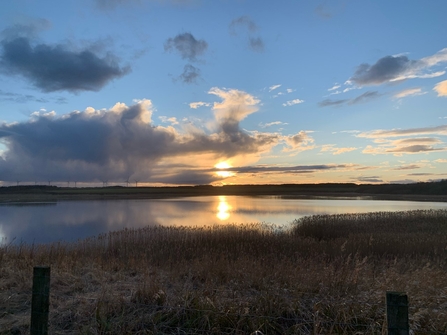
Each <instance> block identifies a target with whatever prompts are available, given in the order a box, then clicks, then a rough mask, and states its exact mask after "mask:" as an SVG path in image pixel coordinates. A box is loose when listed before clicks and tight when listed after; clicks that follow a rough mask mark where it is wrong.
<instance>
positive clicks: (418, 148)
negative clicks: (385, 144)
mask: <svg viewBox="0 0 447 335" xmlns="http://www.w3.org/2000/svg"><path fill="white" fill-rule="evenodd" d="M439 150H442V149H435V148H433V147H432V146H431V145H409V146H406V147H398V148H394V149H388V150H386V152H393V153H410V154H411V153H418V152H430V151H439Z"/></svg>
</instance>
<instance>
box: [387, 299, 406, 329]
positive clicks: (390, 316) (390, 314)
mask: <svg viewBox="0 0 447 335" xmlns="http://www.w3.org/2000/svg"><path fill="white" fill-rule="evenodd" d="M386 320H387V323H388V335H409V334H410V329H409V328H410V327H409V324H408V297H407V295H406V294H405V293H403V292H386Z"/></svg>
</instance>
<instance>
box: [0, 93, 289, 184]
mask: <svg viewBox="0 0 447 335" xmlns="http://www.w3.org/2000/svg"><path fill="white" fill-rule="evenodd" d="M225 93H227V94H229V95H231V92H230V93H228V92H224V93H222V94H225ZM230 98H231V97H230ZM230 98H229V99H230ZM225 104H226V105H225ZM221 106H222V108H236V109H237V112H240V110H242V109H243V108H244V106H243V105H235V104H234V101H233V100H232V101H229V102H225V100H224V102H223V103H222V104H221ZM228 115H230V116H228V117H225V118H219V119H217V120H216V122H217V130H216V132H214V133H212V134H206V133H202V132H199V131H191V132H188V133H179V132H177V131H175V130H173V129H172V128H170V127H167V128H165V127H160V126H155V125H154V124H153V123H152V121H151V116H152V112H151V103H150V101H148V100H144V101H141V102H139V103H137V104H135V105H133V106H130V107H128V106H125V105H123V104H117V105H116V106H114V107H113V108H112V109H111V110H109V111H105V110H93V108H88V109H87V110H86V111H84V112H72V113H70V114H66V115H63V116H61V117H57V116H55V115H54V113H46V114H42V115H41V114H39V113H34V114H33V117H32V119H31V120H30V121H28V122H18V123H13V124H0V141H1V142H2V143H3V144H4V145H5V146H6V147H7V150H6V152H4V153H3V154H2V156H0V179H1V180H3V181H17V180H20V181H48V180H51V181H53V182H56V181H65V182H66V181H67V180H71V181H77V182H92V181H105V180H106V181H109V182H112V181H124V180H128V179H129V178H132V180H139V181H140V182H143V181H154V182H155V181H157V180H158V181H163V182H166V181H170V182H173V181H175V182H176V183H182V181H183V182H184V183H191V182H193V181H196V182H197V183H206V182H207V181H209V180H210V178H211V177H212V176H210V175H209V173H208V175H207V173H205V175H203V176H200V175H198V174H197V173H196V172H194V171H192V172H191V171H189V172H188V171H186V170H185V169H180V170H178V171H177V172H175V170H174V171H173V173H172V174H170V175H164V176H157V175H154V171H155V172H156V170H157V169H160V166H159V165H158V164H159V163H160V162H162V161H166V160H171V161H175V160H177V157H183V159H186V157H188V159H193V160H194V163H195V164H197V163H198V159H196V158H194V157H200V156H201V155H204V154H206V155H211V156H212V157H216V159H221V158H224V159H226V158H230V157H233V156H235V155H247V154H258V153H259V152H263V151H265V150H267V149H266V148H270V147H273V146H275V145H277V144H279V143H280V142H281V141H282V138H281V136H280V135H278V134H269V133H256V134H250V133H247V132H245V131H243V130H241V129H240V126H239V120H240V118H239V117H237V116H231V115H232V114H231V113H230V112H228ZM233 115H236V114H233ZM195 155H197V156H195ZM168 172H171V171H165V173H166V174H168ZM213 178H217V177H216V176H214V177H213ZM217 179H218V178H217Z"/></svg>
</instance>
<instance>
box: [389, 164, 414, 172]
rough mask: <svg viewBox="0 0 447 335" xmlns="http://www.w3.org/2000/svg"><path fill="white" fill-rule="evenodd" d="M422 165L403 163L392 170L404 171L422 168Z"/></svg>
mask: <svg viewBox="0 0 447 335" xmlns="http://www.w3.org/2000/svg"><path fill="white" fill-rule="evenodd" d="M420 168H421V167H420V166H419V165H416V164H409V165H402V166H398V167H396V168H394V169H392V170H396V171H402V170H415V169H420Z"/></svg>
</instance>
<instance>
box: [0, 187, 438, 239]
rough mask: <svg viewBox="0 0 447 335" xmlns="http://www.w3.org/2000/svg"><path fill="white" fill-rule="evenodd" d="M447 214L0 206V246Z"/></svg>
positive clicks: (211, 200) (203, 206) (248, 200)
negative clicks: (132, 232) (312, 219)
mask: <svg viewBox="0 0 447 335" xmlns="http://www.w3.org/2000/svg"><path fill="white" fill-rule="evenodd" d="M415 209H447V203H445V202H444V203H442V202H414V201H382V200H368V199H365V198H355V199H282V198H280V197H250V196H204V197H187V198H175V199H145V200H89V201H60V202H54V203H40V202H39V203H8V204H1V205H0V240H1V241H2V242H1V243H3V244H5V243H10V242H11V241H13V240H14V243H16V244H17V243H21V242H24V243H49V242H57V241H76V240H78V239H83V238H86V237H90V236H94V235H99V234H103V233H107V232H108V231H113V230H119V229H122V228H125V227H127V228H138V227H144V226H147V225H164V226H171V225H173V226H206V225H214V224H227V223H255V222H264V223H266V224H275V225H277V226H287V225H290V224H291V223H292V222H293V221H294V220H295V219H298V218H300V217H303V216H308V215H317V214H341V213H365V212H378V211H406V210H415Z"/></svg>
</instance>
